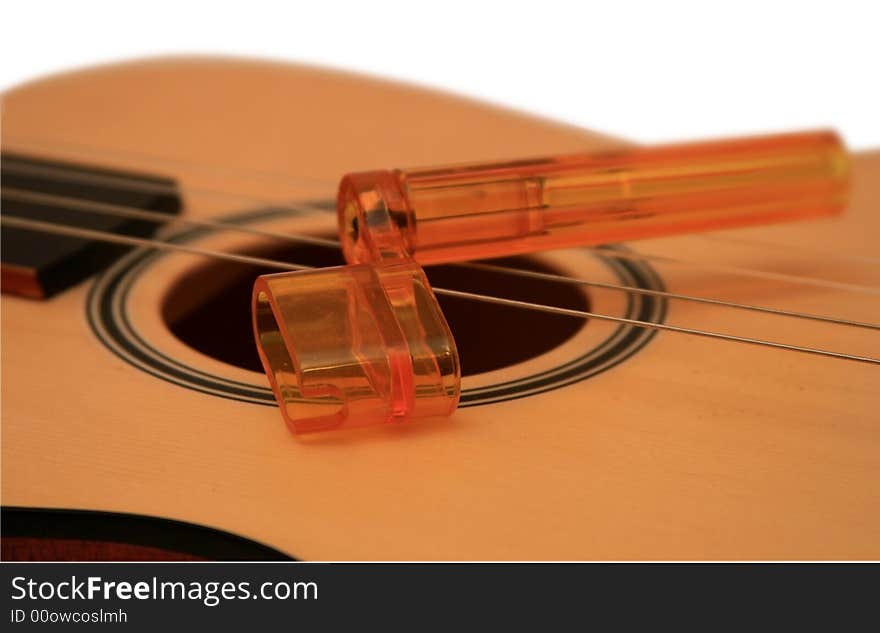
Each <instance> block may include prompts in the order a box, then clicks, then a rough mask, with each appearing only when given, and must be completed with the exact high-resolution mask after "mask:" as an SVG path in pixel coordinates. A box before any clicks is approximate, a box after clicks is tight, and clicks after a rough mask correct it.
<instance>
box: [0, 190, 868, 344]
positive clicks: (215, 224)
mask: <svg viewBox="0 0 880 633" xmlns="http://www.w3.org/2000/svg"><path fill="white" fill-rule="evenodd" d="M2 191H3V194H4V195H5V196H6V197H7V199H10V200H17V201H19V202H31V203H37V204H44V205H59V206H60V205H63V208H65V209H67V210H73V211H83V212H93V213H99V214H103V215H110V216H113V217H124V218H130V219H138V220H145V221H148V222H155V223H160V224H166V223H168V224H170V223H177V224H183V225H188V226H197V227H205V228H212V229H219V230H227V231H228V230H231V231H235V232H239V233H247V234H250V235H257V236H260V237H267V238H271V239H281V240H286V241H292V242H300V243H306V244H312V245H316V246H323V247H328V248H334V249H338V248H339V242H338V241H336V240H331V239H326V238H320V237H313V236H309V235H302V234H286V233H278V232H275V231H266V230H263V229H258V228H254V227H249V226H244V225H237V224H230V223H228V222H223V221H219V220H206V219H195V218H188V217H181V216H169V215H168V214H165V213H160V212H156V211H147V210H143V209H137V208H133V207H128V206H124V205H118V204H111V203H106V202H96V201H84V200H80V199H77V198H70V197H67V196H58V195H55V194H47V193H39V192H33V191H26V190H21V189H16V188H12V187H3V189H2ZM612 252H617V251H612ZM453 265H455V266H457V267H461V268H470V269H474V270H485V271H490V272H496V273H500V274H506V275H512V276H518V277H526V278H532V279H541V280H544V281H550V282H555V283H566V284H574V285H582V286H588V287H594V288H603V289H607V290H615V291H621V292H629V293H633V294H642V295H650V296H656V297H663V298H666V299H675V300H681V301H689V302H696V303H703V304H709V305H716V306H721V307H726V308H731V309H737V310H746V311H751V312H760V313H764V314H771V315H775V316H783V317H790V318H796V319H805V320H811V321H818V322H823V323H829V324H833V325H843V326H851V327H860V328H867V329H874V330H880V324H878V323H868V322H864V321H855V320H851V319H843V318H840V317H831V316H825V315H820V314H811V313H805V312H796V311H792V310H784V309H781V308H771V307H766V306H757V305H751V304H745V303H737V302H733V301H724V300H721V299H712V298H709V297H699V296H693V295H685V294H680V293H673V292H668V291H664V290H651V289H645V288H636V287H632V286H624V285H619V284H612V283H607V282H599V281H592V280H587V279H578V278H574V277H568V276H566V275H558V274H552V273H540V272H535V271H529V270H524V269H519V268H511V267H507V266H498V265H494V264H479V263H474V262H457V263H454V264H453Z"/></svg>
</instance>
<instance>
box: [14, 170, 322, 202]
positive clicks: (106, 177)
mask: <svg viewBox="0 0 880 633" xmlns="http://www.w3.org/2000/svg"><path fill="white" fill-rule="evenodd" d="M3 172H4V173H11V174H17V175H22V176H44V177H49V178H53V179H54V180H58V181H62V182H69V183H72V184H77V185H99V186H101V185H104V186H108V187H125V188H126V189H128V190H130V191H137V192H140V193H154V194H166V195H169V196H178V195H180V194H181V193H186V194H189V195H194V196H205V197H212V198H220V199H222V200H240V201H243V202H250V203H257V204H272V205H278V204H280V205H281V206H282V207H284V208H292V207H290V206H289V205H291V204H294V203H295V201H290V200H285V201H283V202H281V201H279V200H277V199H273V198H267V197H265V196H255V195H251V194H245V193H241V192H233V191H230V190H228V189H215V188H209V187H191V186H189V185H187V186H186V188H184V189H181V188H179V187H177V186H175V185H173V184H164V183H159V182H147V181H145V180H142V179H138V178H132V177H129V176H122V175H117V174H84V173H82V172H80V171H77V170H74V169H71V168H65V167H54V166H47V165H24V164H21V163H15V162H13V163H12V164H9V163H8V162H4V163H3ZM308 204H310V205H311V206H312V207H313V208H316V209H320V210H321V211H329V210H331V209H330V208H329V207H321V206H317V205H316V203H315V202H311V203H308ZM332 210H333V211H335V210H336V207H335V204H334V206H333V209H332Z"/></svg>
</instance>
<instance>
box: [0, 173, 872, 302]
mask: <svg viewBox="0 0 880 633" xmlns="http://www.w3.org/2000/svg"><path fill="white" fill-rule="evenodd" d="M3 170H4V171H9V172H12V173H20V174H28V173H30V174H39V173H42V174H44V175H50V174H51V175H54V177H56V178H58V179H59V180H65V181H67V182H74V183H88V182H91V183H94V184H116V185H120V184H124V185H125V186H127V187H129V188H131V189H135V190H140V191H144V192H150V193H167V194H169V195H179V194H180V193H181V192H180V191H179V190H178V189H177V188H175V187H173V186H169V185H160V184H157V183H145V182H143V181H141V180H136V179H132V178H127V177H125V176H117V175H105V174H100V175H98V174H88V175H82V174H79V173H77V172H72V170H67V171H68V172H71V173H73V174H75V175H74V177H71V176H67V177H65V176H64V175H63V174H62V173H61V172H62V171H63V170H64V168H55V167H42V166H40V167H37V166H30V165H28V166H23V165H15V164H13V165H12V166H10V165H4V167H3ZM185 192H186V193H190V194H194V195H207V196H214V197H220V198H238V199H241V200H249V201H251V202H259V203H263V204H270V205H272V206H274V207H277V208H279V209H282V210H283V209H288V210H291V211H294V210H298V211H317V212H321V213H326V212H328V211H332V209H331V208H330V207H329V206H328V205H326V204H325V205H321V204H320V203H318V202H315V201H311V202H303V203H301V204H298V205H296V206H293V203H292V202H291V201H289V200H287V201H283V202H279V201H278V200H273V199H270V198H261V197H258V196H251V195H244V194H241V195H238V194H228V193H226V192H225V191H223V190H218V189H199V188H193V187H187V188H186V189H185ZM71 200H73V198H71ZM264 236H265V235H264ZM689 237H691V238H710V237H712V238H718V239H724V236H707V235H691V236H689ZM734 239H735V238H734ZM582 248H586V249H588V250H597V249H602V248H603V247H602V246H584V247H582ZM782 248H785V247H782ZM798 250H801V249H798ZM604 254H605V255H606V256H609V257H615V258H618V259H628V260H633V261H656V262H662V263H666V264H674V265H682V266H688V267H690V268H693V269H703V270H714V271H717V272H724V273H726V274H732V275H736V276H740V277H751V278H756V279H765V280H772V281H780V282H784V283H789V284H798V285H808V286H818V287H825V288H834V289H836V290H841V291H844V292H860V293H864V294H872V295H880V288H876V287H873V286H864V285H861V284H852V283H845V282H838V281H832V280H828V279H818V278H814V277H804V276H802V275H792V274H785V273H777V272H772V271H765V270H756V269H751V268H743V267H741V266H720V265H717V264H708V263H705V262H695V261H689V260H685V259H681V258H672V257H668V256H659V255H649V254H645V253H624V252H621V251H616V250H615V251H608V252H606V253H604ZM814 254H816V255H818V256H821V257H825V258H829V257H831V258H839V259H847V260H849V259H852V258H853V257H854V256H849V255H845V254H835V253H834V252H831V251H816V252H814ZM510 270H516V269H510Z"/></svg>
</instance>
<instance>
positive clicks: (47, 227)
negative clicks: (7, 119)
mask: <svg viewBox="0 0 880 633" xmlns="http://www.w3.org/2000/svg"><path fill="white" fill-rule="evenodd" d="M2 224H5V225H8V226H11V227H17V228H23V229H29V230H35V231H42V232H46V233H55V234H59V235H68V236H72V237H80V238H85V239H90V240H98V241H105V242H113V243H117V244H125V245H129V246H140V247H147V248H154V249H158V250H170V251H179V252H184V253H189V254H192V255H201V256H205V257H212V258H216V259H225V260H229V261H235V262H240V263H247V264H256V265H259V266H266V267H271V268H275V269H280V270H288V271H291V270H311V269H314V267H313V266H306V265H303V264H292V263H288V262H281V261H278V260H272V259H265V258H262V257H251V256H247V255H238V254H235V253H225V252H223V251H212V250H206V249H200V248H196V247H191V246H185V245H182V244H174V243H172V242H165V241H162V240H154V239H147V238H138V237H132V236H128V235H119V234H117V233H111V232H107V231H95V230H92V229H83V228H80V227H74V226H70V225H66V224H53V223H51V222H42V221H39V220H29V219H24V218H20V217H15V216H12V217H10V216H5V215H4V216H0V225H2ZM433 290H434V293H435V294H438V295H444V296H448V297H458V298H461V299H467V300H471V301H482V302H485V303H494V304H497V305H504V306H508V307H513V308H521V309H527V310H535V311H538V312H547V313H550V314H559V315H564V316H571V317H577V318H582V319H596V320H600V321H610V322H614V323H621V324H626V325H631V326H634V327H641V328H648V329H653V330H659V331H664V332H676V333H680V334H690V335H693V336H700V337H705V338H711V339H718V340H724V341H730V342H736V343H741V344H748V345H756V346H761V347H768V348H773V349H779V350H785V351H792V352H799V353H803V354H812V355H815V356H823V357H827V358H836V359H841V360H849V361H853V362H860V363H867V364H872V365H880V358H875V357H872V356H859V355H855V354H847V353H844V352H836V351H833V350H827V349H821V348H816V347H805V346H800V345H791V344H788V343H781V342H778V341H768V340H764V339H757V338H750V337H745V336H737V335H734V334H724V333H721V332H711V331H708V330H699V329H695V328H687V327H680V326H677V325H669V324H666V323H652V322H650V321H641V320H638V319H629V318H625V317H616V316H611V315H607V314H600V313H596V312H588V311H586V310H575V309H571V308H561V307H558V306H548V305H543V304H539V303H531V302H528V301H519V300H516V299H506V298H503V297H494V296H491V295H483V294H479V293H475V292H466V291H463V290H452V289H449V288H438V287H435V288H434V289H433Z"/></svg>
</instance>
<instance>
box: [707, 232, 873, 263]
mask: <svg viewBox="0 0 880 633" xmlns="http://www.w3.org/2000/svg"><path fill="white" fill-rule="evenodd" d="M690 237H692V238H697V239H700V240H706V241H709V242H721V243H727V244H736V245H741V246H750V247H752V248H759V249H763V250H765V251H791V252H793V253H804V254H806V255H818V256H820V257H823V258H834V259H840V260H844V261H850V262H853V263H856V264H873V265H875V266H876V265H878V264H880V257H871V256H869V255H853V254H852V253H840V252H837V251H830V250H827V249H824V248H815V247H813V246H797V245H795V244H778V243H774V242H767V241H765V240H756V239H751V238H744V237H734V236H733V235H710V234H707V233H701V234H699V235H697V234H692V235H691V236H690Z"/></svg>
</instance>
